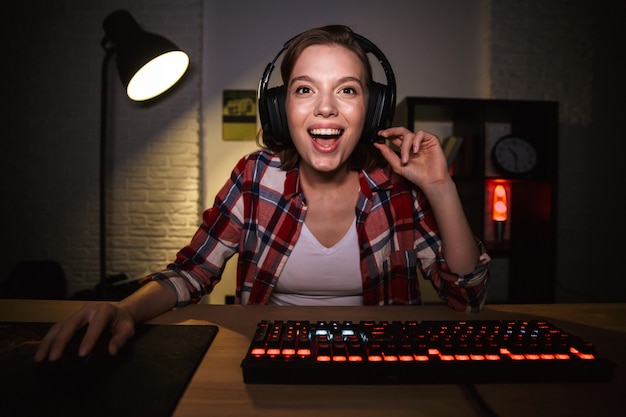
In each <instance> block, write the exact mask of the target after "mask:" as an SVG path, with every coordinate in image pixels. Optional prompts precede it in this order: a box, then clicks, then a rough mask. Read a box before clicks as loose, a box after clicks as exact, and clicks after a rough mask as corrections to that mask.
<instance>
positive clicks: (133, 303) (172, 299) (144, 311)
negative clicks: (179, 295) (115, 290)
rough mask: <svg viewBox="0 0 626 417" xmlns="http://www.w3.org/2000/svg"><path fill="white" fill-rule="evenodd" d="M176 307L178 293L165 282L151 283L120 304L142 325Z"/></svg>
mask: <svg viewBox="0 0 626 417" xmlns="http://www.w3.org/2000/svg"><path fill="white" fill-rule="evenodd" d="M175 305H176V293H175V292H174V290H173V289H172V287H171V286H170V285H169V284H168V283H166V282H163V281H150V282H148V283H146V284H145V285H144V286H142V287H141V288H139V289H138V290H137V291H135V292H134V293H133V294H131V295H129V296H128V297H126V298H125V299H123V300H122V301H120V302H119V303H118V306H119V307H122V308H124V309H125V310H126V311H128V312H129V313H130V315H131V316H132V317H133V319H134V321H135V323H141V322H144V321H146V320H149V319H151V318H153V317H156V316H158V315H160V314H163V313H165V312H167V311H169V310H171V309H172V308H173V307H174V306H175Z"/></svg>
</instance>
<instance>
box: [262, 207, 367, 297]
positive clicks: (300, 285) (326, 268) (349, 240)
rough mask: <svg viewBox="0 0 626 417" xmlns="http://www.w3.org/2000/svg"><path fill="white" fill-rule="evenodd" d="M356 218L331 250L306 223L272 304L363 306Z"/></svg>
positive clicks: (274, 292) (282, 274)
mask: <svg viewBox="0 0 626 417" xmlns="http://www.w3.org/2000/svg"><path fill="white" fill-rule="evenodd" d="M359 262H360V260H359V244H358V237H357V234H356V219H355V220H354V221H353V222H352V225H351V226H350V228H349V229H348V232H347V233H346V234H345V236H344V237H343V238H342V239H341V240H340V241H339V242H337V244H336V245H334V246H333V247H330V248H327V247H325V246H324V245H322V244H321V243H320V242H319V241H318V240H317V239H316V238H315V236H313V234H312V233H311V231H310V230H309V228H308V227H307V226H306V224H304V225H303V226H302V232H301V233H300V237H299V238H298V241H297V242H296V244H295V246H294V248H293V251H292V253H291V255H289V258H288V259H287V263H286V264H285V268H284V269H283V271H282V273H281V275H280V277H279V279H278V282H277V284H276V288H274V291H273V292H272V295H271V296H270V299H269V302H268V304H274V305H333V306H341V305H348V306H350V305H363V282H362V278H361V268H360V265H359Z"/></svg>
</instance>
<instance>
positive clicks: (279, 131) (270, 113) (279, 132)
mask: <svg viewBox="0 0 626 417" xmlns="http://www.w3.org/2000/svg"><path fill="white" fill-rule="evenodd" d="M286 94H287V93H286V88H285V86H284V85H281V86H278V87H273V88H270V89H268V90H267V91H266V92H265V103H264V104H265V110H266V114H265V117H262V121H263V123H262V129H263V138H264V139H268V138H269V139H270V140H273V141H274V143H275V144H276V145H278V146H284V145H285V144H286V143H288V142H290V141H291V136H290V135H289V126H288V125H287V113H286V111H285V98H286ZM259 110H261V109H259Z"/></svg>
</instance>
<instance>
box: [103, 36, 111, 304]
mask: <svg viewBox="0 0 626 417" xmlns="http://www.w3.org/2000/svg"><path fill="white" fill-rule="evenodd" d="M103 46H104V45H103ZM105 51H106V53H105V55H104V58H103V60H102V71H101V75H102V79H101V89H100V286H101V290H102V292H103V293H102V294H101V295H102V296H103V298H104V297H105V296H106V295H107V292H108V290H107V288H108V284H109V283H108V280H107V271H106V269H107V268H106V262H107V239H106V220H107V216H106V212H107V204H106V190H107V179H108V172H107V155H108V146H107V104H108V79H109V70H108V68H109V62H110V60H111V57H112V56H113V54H114V53H115V50H114V49H112V48H105Z"/></svg>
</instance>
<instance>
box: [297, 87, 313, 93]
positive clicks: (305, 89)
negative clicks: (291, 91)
mask: <svg viewBox="0 0 626 417" xmlns="http://www.w3.org/2000/svg"><path fill="white" fill-rule="evenodd" d="M310 92H311V89H310V88H309V87H304V86H302V87H297V88H296V94H309V93H310Z"/></svg>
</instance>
